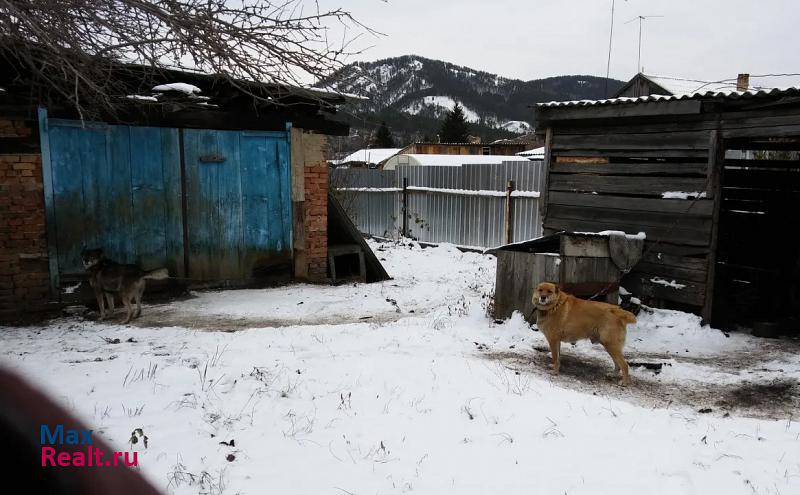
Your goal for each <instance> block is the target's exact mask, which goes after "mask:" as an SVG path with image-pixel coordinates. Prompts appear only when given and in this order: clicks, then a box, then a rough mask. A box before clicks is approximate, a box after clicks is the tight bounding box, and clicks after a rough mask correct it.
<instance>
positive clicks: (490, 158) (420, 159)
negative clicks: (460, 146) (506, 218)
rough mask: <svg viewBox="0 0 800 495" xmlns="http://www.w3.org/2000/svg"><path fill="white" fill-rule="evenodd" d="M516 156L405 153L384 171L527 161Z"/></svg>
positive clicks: (389, 163)
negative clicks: (412, 166)
mask: <svg viewBox="0 0 800 495" xmlns="http://www.w3.org/2000/svg"><path fill="white" fill-rule="evenodd" d="M525 160H527V158H525V159H524V160H523V159H522V158H520V157H519V156H515V155H420V154H414V153H403V154H400V155H397V156H393V157H392V158H391V159H389V160H387V162H386V164H385V165H384V169H386V170H392V169H394V168H395V166H396V165H415V166H435V167H460V166H462V165H484V164H497V165H499V164H501V163H503V162H519V161H525Z"/></svg>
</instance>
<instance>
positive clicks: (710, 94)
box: [536, 87, 800, 108]
mask: <svg viewBox="0 0 800 495" xmlns="http://www.w3.org/2000/svg"><path fill="white" fill-rule="evenodd" d="M665 89H666V88H665ZM798 94H800V87H790V88H783V89H779V88H775V89H770V90H763V89H751V90H748V91H716V92H715V91H703V90H701V91H700V92H697V93H694V94H682V95H673V96H667V95H649V96H639V97H628V96H623V97H619V98H608V99H605V100H572V101H548V102H546V103H537V104H536V107H537V108H553V107H594V106H600V105H621V104H627V103H643V102H662V101H680V100H700V99H703V98H718V99H730V100H737V99H750V98H763V97H765V96H795V95H798Z"/></svg>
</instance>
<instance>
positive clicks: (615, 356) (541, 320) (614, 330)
mask: <svg viewBox="0 0 800 495" xmlns="http://www.w3.org/2000/svg"><path fill="white" fill-rule="evenodd" d="M533 305H534V306H536V325H537V326H538V327H539V330H541V331H542V333H543V334H544V336H545V338H546V339H547V343H548V344H549V345H550V353H551V354H552V357H553V374H554V375H557V374H558V368H559V353H560V350H561V342H575V341H578V340H582V339H589V340H591V341H592V343H593V344H596V343H598V342H599V343H601V344H602V345H603V347H605V349H606V351H607V352H608V354H609V355H610V356H611V359H612V360H613V361H614V371H615V372H616V373H617V374H620V373H621V380H620V384H621V385H627V384H628V383H629V378H628V363H626V362H625V357H624V356H623V354H622V348H623V347H624V346H625V326H626V325H627V324H629V323H636V317H635V316H633V314H632V313H630V312H628V311H625V310H624V309H622V308H620V307H618V306H614V305H613V304H608V303H604V302H596V301H585V300H583V299H578V298H577V297H575V296H573V295H570V294H567V293H566V292H564V291H562V290H560V289H559V288H558V287H557V286H556V285H555V284H553V283H550V282H542V283H540V284H539V285H538V286H536V289H535V290H534V291H533Z"/></svg>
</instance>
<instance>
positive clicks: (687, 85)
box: [641, 74, 763, 95]
mask: <svg viewBox="0 0 800 495" xmlns="http://www.w3.org/2000/svg"><path fill="white" fill-rule="evenodd" d="M641 75H642V76H643V77H646V78H647V79H649V80H651V81H653V82H654V83H656V84H658V85H659V86H661V87H662V88H664V89H666V90H667V91H669V93H670V94H672V95H691V94H695V93H698V92H702V93H708V92H709V91H711V92H715V93H719V92H724V91H735V90H736V80H733V81H726V82H723V81H701V80H697V79H685V78H682V77H673V76H656V75H651V74H641ZM754 89H756V90H758V89H763V88H754Z"/></svg>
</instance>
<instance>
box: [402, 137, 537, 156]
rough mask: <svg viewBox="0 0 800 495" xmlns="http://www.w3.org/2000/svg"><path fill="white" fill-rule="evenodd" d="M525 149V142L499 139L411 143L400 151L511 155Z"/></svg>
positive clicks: (426, 153)
mask: <svg viewBox="0 0 800 495" xmlns="http://www.w3.org/2000/svg"><path fill="white" fill-rule="evenodd" d="M525 149H526V144H525V143H517V142H511V141H508V140H500V141H495V142H492V143H425V142H419V143H412V144H409V145H408V146H406V147H405V148H403V150H402V153H405V154H411V155H513V154H514V153H518V152H520V151H524V150H525Z"/></svg>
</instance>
